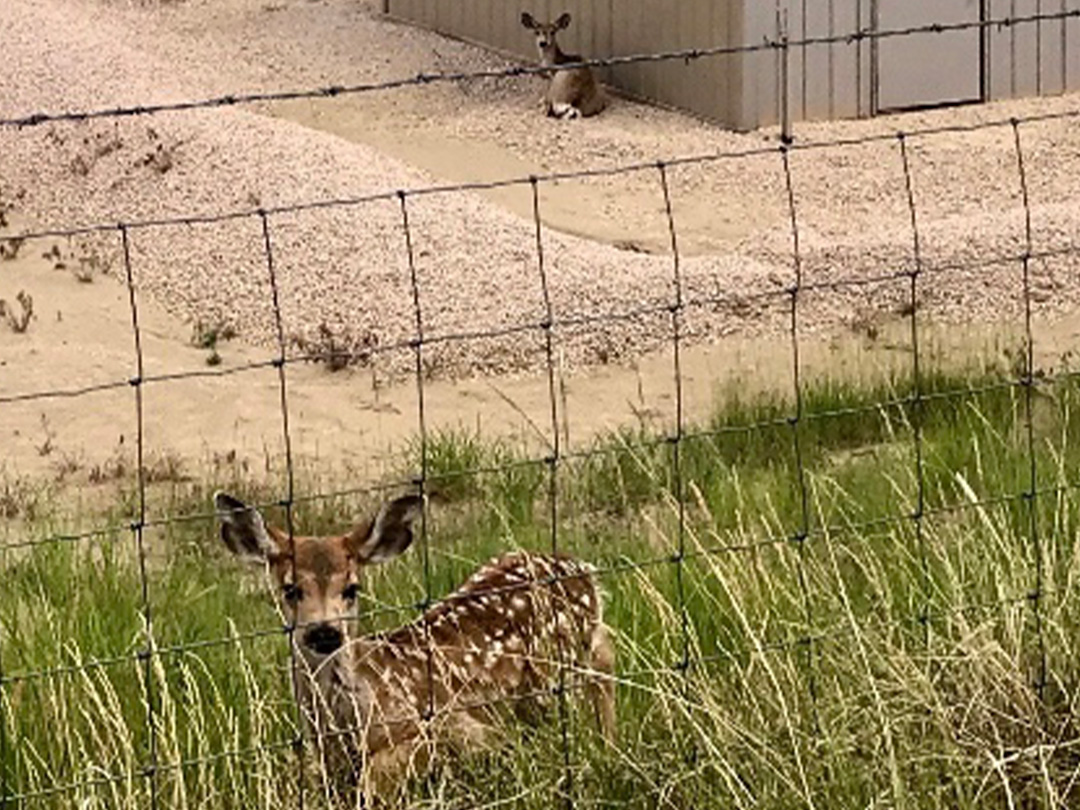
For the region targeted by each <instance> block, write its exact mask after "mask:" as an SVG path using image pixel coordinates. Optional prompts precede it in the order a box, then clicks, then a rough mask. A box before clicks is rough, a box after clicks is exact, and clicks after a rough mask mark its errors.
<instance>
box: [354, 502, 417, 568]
mask: <svg viewBox="0 0 1080 810" xmlns="http://www.w3.org/2000/svg"><path fill="white" fill-rule="evenodd" d="M423 504H424V500H423V498H421V497H420V496H419V495H406V496H405V497H403V498H397V499H396V500H393V501H388V502H386V503H384V504H383V505H382V508H381V509H379V514H378V515H376V516H375V520H373V521H371V522H370V523H364V524H362V525H360V526H357V527H356V528H355V529H353V532H352V534H350V535H349V536H348V537H347V538H345V541H346V546H347V547H348V549H349V552H350V553H351V554H352V555H353V556H354V557H355V558H356V561H357V562H358V563H360V564H361V565H371V564H373V563H381V562H386V561H387V560H391V559H393V558H394V557H396V556H398V555H399V554H401V553H402V552H403V551H405V549H407V548H408V547H409V546H411V545H412V541H413V530H412V525H413V521H415V520H416V519H417V518H418V517H420V513H421V510H422V509H423Z"/></svg>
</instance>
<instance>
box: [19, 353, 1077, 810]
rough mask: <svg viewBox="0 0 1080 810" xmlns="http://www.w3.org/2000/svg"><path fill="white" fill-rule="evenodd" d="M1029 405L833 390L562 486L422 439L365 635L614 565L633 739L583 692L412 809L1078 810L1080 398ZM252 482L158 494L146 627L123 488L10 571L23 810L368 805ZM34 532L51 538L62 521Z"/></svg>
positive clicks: (1070, 395)
mask: <svg viewBox="0 0 1080 810" xmlns="http://www.w3.org/2000/svg"><path fill="white" fill-rule="evenodd" d="M1028 393H1029V392H1028V391H1027V390H1026V389H1025V388H1024V387H1023V386H1021V385H1018V384H1015V383H1010V382H1006V381H1002V380H1001V379H999V378H995V377H990V376H980V377H978V378H969V377H965V376H962V375H952V376H949V375H944V374H941V375H936V376H935V375H930V376H927V377H924V378H923V379H922V380H920V386H919V389H918V391H916V390H915V388H914V386H913V384H912V381H911V380H908V379H895V380H892V381H890V382H888V383H884V384H881V385H875V386H870V387H857V386H853V385H845V384H838V383H832V384H823V385H821V386H817V387H811V388H809V389H808V390H806V391H805V392H804V396H803V399H802V402H801V408H799V409H796V407H795V404H794V403H792V402H791V401H788V400H785V399H783V398H780V397H773V398H764V399H756V400H752V401H746V400H739V399H734V400H729V401H728V402H727V403H726V404H725V405H723V406H722V407H719V408H718V410H717V412H716V413H715V414H714V415H713V417H712V418H711V419H710V420H709V421H708V422H707V423H704V424H700V425H692V426H687V429H686V431H685V435H684V436H681V437H677V438H676V440H673V439H672V437H671V436H670V435H668V434H666V433H663V432H661V431H659V430H657V431H651V430H650V429H647V428H644V427H639V428H636V429H634V430H626V431H622V432H618V433H614V434H610V435H607V436H604V437H600V438H598V439H596V440H595V443H594V444H593V445H591V446H590V447H588V448H585V450H586V451H587V452H577V451H576V450H575V451H574V452H572V453H571V454H569V455H567V456H566V457H565V458H562V459H559V460H558V463H554V460H553V459H550V458H545V457H544V455H543V454H539V458H538V457H537V455H538V454H535V453H532V452H529V451H527V450H526V449H525V448H524V447H518V446H516V445H514V444H512V443H507V442H505V441H497V440H494V439H490V438H487V437H484V436H482V435H478V434H475V433H470V432H460V431H459V432H448V433H444V434H439V435H433V436H430V437H428V438H427V440H426V441H425V442H424V443H423V445H420V444H419V443H416V444H414V445H412V446H410V447H409V448H407V449H406V452H405V455H404V458H403V462H402V467H403V473H404V474H403V476H402V477H403V479H404V480H410V479H413V478H415V477H417V476H418V475H419V474H420V473H421V471H423V472H424V473H425V474H426V475H425V480H426V485H427V487H428V489H429V491H430V492H431V494H432V504H431V508H430V510H429V513H428V518H427V523H426V532H425V537H426V543H427V548H426V552H427V554H426V559H427V565H426V567H425V565H424V564H422V558H423V556H424V555H421V554H419V553H418V554H414V555H413V557H412V558H411V559H403V560H401V561H399V562H398V563H395V564H392V565H388V566H385V567H383V568H380V569H378V570H376V571H374V572H373V574H372V576H371V577H370V578H369V579H368V580H367V581H366V582H365V585H364V589H365V594H364V598H363V599H362V605H364V606H365V608H364V609H365V611H367V612H368V613H369V614H370V615H367V616H366V617H364V618H362V620H361V624H362V626H363V627H364V628H365V629H374V628H378V627H385V626H390V625H393V624H396V623H399V622H401V621H404V620H406V619H407V618H408V617H409V616H411V615H414V612H415V605H416V604H418V603H419V602H422V601H423V600H424V599H425V597H426V596H427V595H428V594H427V593H426V590H425V588H426V585H425V584H427V586H429V587H430V589H431V595H433V596H435V597H438V596H440V595H443V594H445V593H447V592H449V591H451V590H453V589H454V588H455V587H456V586H457V585H459V584H460V583H461V582H462V581H464V579H466V578H467V577H468V575H469V574H470V573H471V572H472V570H473V569H474V568H475V566H476V565H477V564H479V563H480V562H482V561H484V560H485V559H486V558H487V557H489V556H490V555H493V554H495V553H498V552H500V551H503V550H506V549H508V548H511V547H524V548H531V549H534V550H544V549H550V548H551V545H552V541H553V538H554V539H555V541H556V542H557V545H558V547H559V548H560V549H561V550H564V551H568V552H570V553H574V554H577V555H580V556H581V557H583V558H585V559H588V560H589V561H591V562H592V563H594V564H595V565H596V566H597V567H598V569H599V573H598V576H599V578H600V584H601V586H602V588H603V590H604V591H605V592H606V594H607V600H606V614H605V615H606V619H607V621H608V623H609V624H610V625H611V626H612V627H613V628H614V629H615V632H616V636H617V644H618V650H619V661H618V676H619V694H618V710H619V731H620V740H619V744H618V746H617V747H616V748H614V749H607V748H605V747H604V746H603V744H602V743H601V742H600V741H599V740H598V739H597V735H596V733H595V731H594V729H593V724H592V722H591V718H590V717H588V716H585V715H584V714H581V715H580V716H579V714H578V713H577V709H576V708H575V706H576V704H575V703H574V702H572V701H571V702H570V704H569V709H570V712H569V714H568V716H567V723H568V729H567V731H568V734H567V736H568V738H569V740H570V750H569V752H568V753H567V754H566V755H565V756H564V750H563V737H562V733H561V728H560V725H559V722H558V720H557V718H556V717H554V716H553V717H552V718H551V719H550V720H549V721H546V722H541V723H540V724H539V726H537V727H535V728H520V729H515V730H514V733H513V734H511V735H510V738H509V741H508V742H507V743H506V744H505V745H503V746H501V747H499V748H496V749H494V750H491V751H488V752H485V753H483V754H478V755H475V756H469V757H460V758H459V757H450V756H448V757H445V758H443V759H442V760H440V762H439V763H438V764H437V766H436V767H435V769H434V770H433V772H432V773H431V774H429V775H427V776H426V777H425V778H423V779H419V780H417V781H416V782H415V783H414V784H410V785H408V786H405V787H404V792H403V795H402V797H401V801H400V803H399V804H400V806H402V807H415V808H431V807H459V806H460V807H464V806H491V807H496V806H514V807H521V808H534V807H535V808H547V807H550V806H551V804H552V801H553V799H552V797H553V796H556V795H558V791H565V792H569V793H570V795H571V796H572V798H573V800H574V803H575V806H581V807H596V808H600V807H611V806H619V807H630V808H639V807H640V808H656V807H661V808H673V809H674V808H678V809H680V810H681V809H682V808H687V809H688V808H728V807H741V808H751V807H753V808H790V807H815V808H832V807H845V808H846V807H852V808H855V807H870V806H877V807H883V806H887V807H909V808H945V807H948V808H983V807H1025V808H1026V807H1032V808H1034V807H1044V806H1045V807H1067V806H1074V805H1075V804H1077V803H1078V802H1080V796H1078V795H1077V787H1076V782H1077V780H1076V779H1075V774H1076V773H1077V769H1078V768H1080V757H1078V755H1077V751H1078V750H1080V747H1078V742H1080V728H1078V724H1077V712H1076V709H1075V706H1076V704H1077V699H1078V698H1080V665H1078V663H1077V662H1078V661H1080V649H1078V642H1077V638H1078V634H1077V628H1078V627H1080V623H1078V619H1080V617H1078V615H1077V614H1078V597H1077V588H1076V587H1075V583H1076V580H1077V578H1078V576H1080V543H1078V537H1080V500H1078V499H1077V497H1076V490H1075V487H1074V482H1075V472H1074V471H1075V470H1076V469H1077V468H1078V466H1080V442H1078V441H1077V440H1078V438H1080V417H1078V416H1077V404H1078V402H1080V386H1078V383H1077V381H1076V380H1075V379H1074V378H1072V377H1063V378H1061V379H1058V380H1056V381H1052V380H1041V381H1038V382H1037V384H1036V387H1035V389H1034V390H1032V391H1031V392H1030V393H1031V396H1030V399H1029V396H1028ZM1033 471H1034V481H1033V479H1032V475H1033ZM238 483H241V484H243V485H244V486H243V487H242V489H243V491H239V492H237V494H238V495H239V496H241V497H244V498H246V499H248V500H249V501H251V502H257V503H263V504H271V506H270V507H269V508H268V511H269V512H270V513H271V514H273V513H274V512H275V509H274V507H273V506H272V504H274V503H275V502H276V501H277V498H278V495H277V494H276V492H275V490H274V489H273V488H269V487H262V486H260V485H258V484H257V483H251V482H250V481H245V482H241V481H238V480H234V478H230V477H229V474H228V472H227V471H221V470H216V471H214V472H212V473H210V474H208V475H207V478H206V480H200V479H199V476H197V475H195V476H188V477H186V478H183V479H176V478H170V479H167V480H163V481H161V482H159V483H157V484H155V485H154V486H155V487H157V488H158V490H159V494H158V496H157V497H158V498H159V499H160V501H161V502H162V503H164V504H165V507H164V508H165V510H166V512H167V514H169V515H171V516H184V517H185V519H184V520H181V521H173V522H165V523H157V522H155V524H154V525H152V526H148V527H146V528H145V529H143V533H142V538H141V539H142V542H143V544H144V547H145V548H146V549H148V553H147V559H146V566H147V572H148V581H147V591H146V594H147V595H146V601H145V602H144V601H143V596H142V593H143V591H142V580H141V576H140V566H139V559H138V556H137V554H136V553H135V548H136V546H135V542H136V539H137V538H136V535H135V534H134V533H133V531H132V529H131V528H130V527H129V526H128V525H127V521H128V520H129V519H130V514H131V509H132V508H133V501H132V499H131V497H130V495H131V494H130V492H128V493H126V495H125V494H124V492H123V491H122V488H121V489H120V490H118V495H117V498H118V502H117V504H116V505H115V509H114V511H113V512H112V513H110V514H109V515H107V517H108V518H109V519H106V520H104V523H105V524H106V525H113V526H120V527H121V528H119V529H116V530H115V531H111V532H103V533H99V534H97V535H95V536H93V537H92V538H90V539H83V540H79V541H72V542H50V543H43V544H40V545H32V546H29V547H22V546H20V547H18V548H11V549H9V550H7V551H6V552H5V553H4V557H3V559H2V565H3V569H4V570H3V576H4V579H3V582H4V585H3V587H2V588H0V633H2V635H0V652H2V655H3V666H4V670H3V671H4V678H5V679H4V681H3V684H2V690H0V693H2V698H3V724H4V726H3V728H4V734H5V742H4V745H3V746H0V750H2V753H0V756H2V759H0V767H2V769H3V775H4V780H3V783H4V785H5V789H6V790H7V791H8V795H9V796H22V797H24V799H23V801H24V802H25V803H29V802H30V801H31V800H30V799H29V798H25V797H26V796H27V795H32V796H34V797H35V798H34V799H33V804H34V806H44V807H67V806H72V801H73V800H74V801H77V802H79V803H80V804H81V805H84V806H102V807H104V806H108V807H144V806H147V804H148V801H149V791H150V789H151V786H153V788H154V789H155V790H156V791H157V792H158V795H159V797H160V799H161V800H162V802H163V806H169V807H189V806H190V807H196V806H206V807H211V806H212V807H215V808H218V807H222V808H234V807H235V808H248V807H251V808H255V807H278V806H283V805H288V804H289V803H290V802H294V801H296V798H297V797H296V793H297V790H298V789H299V786H300V785H303V786H304V790H305V801H306V806H311V807H336V806H344V805H341V804H335V803H334V801H333V800H332V799H331V798H330V797H329V796H328V794H327V793H326V792H325V791H324V790H323V787H322V784H323V783H322V781H321V778H320V774H319V769H318V765H317V763H314V762H312V761H311V757H310V756H308V757H307V759H306V760H305V763H306V764H305V765H304V771H303V775H302V776H301V775H300V774H301V772H300V771H299V770H298V769H299V768H300V767H301V766H300V759H299V758H298V757H297V755H296V753H294V749H293V747H292V743H293V741H294V739H295V738H296V736H297V734H298V731H297V728H296V726H295V722H294V721H295V712H294V709H293V706H292V703H291V693H290V686H289V679H288V675H287V672H288V658H289V655H288V647H287V642H286V640H285V634H284V633H283V632H282V631H281V628H280V617H277V616H276V615H275V611H274V609H273V607H271V604H272V603H271V600H270V598H269V596H268V595H267V594H266V592H265V591H264V590H263V588H262V587H261V583H260V581H259V577H258V576H257V575H255V574H253V573H251V572H247V571H244V570H243V569H241V568H240V567H239V566H237V565H235V564H233V563H232V562H225V560H226V555H225V553H224V552H223V551H222V550H221V549H220V548H219V543H218V540H217V538H216V533H215V527H214V526H213V522H212V518H211V516H210V515H209V514H207V513H208V510H209V506H208V504H209V493H210V492H211V491H212V490H213V489H214V488H215V487H218V486H227V487H229V488H232V487H234V486H235V485H237V484H238ZM326 483H327V482H320V484H319V485H320V486H322V485H325V484H326ZM1033 484H1034V487H1033ZM299 487H300V489H301V490H303V489H304V482H303V481H300V482H299ZM552 496H554V503H553V502H552V500H551V498H552ZM373 505H374V502H373V501H372V500H370V499H367V498H365V497H363V496H337V497H333V498H319V499H311V500H302V501H300V502H298V503H297V504H296V505H295V507H294V510H293V518H294V521H295V524H296V526H297V527H298V528H299V529H301V530H303V531H305V532H311V533H318V532H322V531H331V530H334V529H341V528H343V527H344V526H347V525H348V524H349V523H350V522H351V521H352V520H353V519H355V518H356V517H357V515H358V514H359V513H361V512H364V511H366V510H367V509H370V508H372V507H373ZM277 517H278V522H279V523H284V518H283V515H282V514H281V513H280V512H279V513H278V515H277ZM95 519H96V520H98V519H101V515H100V514H98V515H96V516H95ZM25 523H26V537H27V538H31V539H41V538H42V537H44V536H45V535H55V534H57V533H58V532H62V531H66V530H68V527H65V526H61V525H58V519H57V518H55V517H50V518H49V519H48V520H45V519H41V520H35V519H34V516H33V514H30V515H29V516H27V517H26V519H25ZM147 606H149V619H150V620H151V621H152V637H153V642H154V653H153V654H152V655H150V656H149V657H148V658H147V657H140V655H139V653H140V651H142V650H144V649H145V648H146V647H147V645H148V639H149V635H148V633H147V629H148V625H147V619H148V616H147V610H146V608H147ZM147 705H149V706H151V707H152V710H151V711H150V712H149V713H148V712H147ZM151 751H153V752H154V753H155V755H156V764H157V769H156V770H155V771H154V772H153V775H152V776H150V775H145V772H144V771H143V769H144V768H145V767H146V766H147V764H148V762H149V761H150V760H149V758H150V755H151ZM309 753H310V750H309ZM57 786H61V787H63V786H75V787H71V788H70V789H69V790H67V789H65V790H60V791H57V792H55V793H53V792H51V791H53V790H54V789H55V788H56V787H57Z"/></svg>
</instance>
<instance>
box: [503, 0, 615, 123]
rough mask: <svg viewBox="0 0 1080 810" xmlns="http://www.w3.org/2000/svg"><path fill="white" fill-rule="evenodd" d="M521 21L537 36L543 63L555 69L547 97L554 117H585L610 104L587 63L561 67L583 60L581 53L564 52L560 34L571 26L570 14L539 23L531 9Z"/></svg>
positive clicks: (547, 108) (546, 103)
mask: <svg viewBox="0 0 1080 810" xmlns="http://www.w3.org/2000/svg"><path fill="white" fill-rule="evenodd" d="M521 24H522V25H523V26H525V27H526V28H528V29H529V30H530V31H532V32H533V34H535V36H536V49H537V50H538V51H539V52H540V63H541V64H542V65H543V66H544V67H546V68H551V69H552V72H551V74H550V75H551V82H550V84H549V85H548V89H547V93H546V94H545V96H544V109H545V110H546V111H547V114H548V115H549V116H550V117H552V118H585V117H588V116H590V115H596V114H597V113H598V112H600V111H601V110H603V109H604V107H605V106H606V103H607V102H606V100H605V98H604V94H603V92H601V90H600V86H599V85H598V84H597V83H596V79H595V78H594V77H593V73H592V71H591V70H590V69H589V68H588V66H586V65H581V66H579V67H571V68H566V67H562V68H560V67H559V66H560V65H572V64H576V63H579V62H583V61H584V59H583V58H582V57H581V56H578V55H577V54H568V53H563V50H562V48H560V47H559V42H558V39H557V36H558V33H559V32H560V31H562V30H563V29H565V28H567V27H569V25H570V15H569V14H563V15H562V16H560V17H559V19H557V20H555V22H553V23H539V22H537V21H536V20H535V19H534V18H533V16H532V14H529V13H528V12H527V11H526V12H522V14H521Z"/></svg>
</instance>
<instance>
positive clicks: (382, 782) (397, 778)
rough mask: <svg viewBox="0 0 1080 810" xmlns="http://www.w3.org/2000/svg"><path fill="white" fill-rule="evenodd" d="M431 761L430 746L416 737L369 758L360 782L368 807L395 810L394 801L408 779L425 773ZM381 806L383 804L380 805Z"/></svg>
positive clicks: (384, 749)
mask: <svg viewBox="0 0 1080 810" xmlns="http://www.w3.org/2000/svg"><path fill="white" fill-rule="evenodd" d="M430 760H431V745H430V742H429V741H428V740H425V739H423V737H420V736H417V737H414V738H412V739H410V740H406V741H404V742H400V743H397V744H395V745H393V746H391V747H389V748H383V749H381V750H379V751H376V752H374V753H373V754H371V755H370V756H369V757H368V759H367V763H366V768H365V769H364V779H363V782H362V786H363V790H364V796H365V798H367V799H368V800H369V801H368V804H367V806H368V807H372V806H375V807H380V806H388V807H396V806H397V805H396V804H395V801H396V799H397V797H398V794H399V793H400V791H401V790H402V789H403V788H404V787H405V785H406V784H407V782H408V780H409V777H411V776H414V775H416V774H421V773H424V772H425V771H426V770H427V767H428V764H429V762H430ZM380 802H381V803H384V804H380Z"/></svg>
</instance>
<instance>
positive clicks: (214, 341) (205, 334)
mask: <svg viewBox="0 0 1080 810" xmlns="http://www.w3.org/2000/svg"><path fill="white" fill-rule="evenodd" d="M235 337H236V328H235V327H233V326H232V324H229V323H227V322H225V321H222V320H219V321H214V322H212V323H206V322H204V321H196V322H195V327H194V328H193V330H192V333H191V345H192V346H195V347H197V348H200V349H206V350H208V354H207V355H206V365H208V366H219V365H221V354H220V353H219V352H218V344H219V343H220V342H221V341H223V340H233V339H234V338H235Z"/></svg>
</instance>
